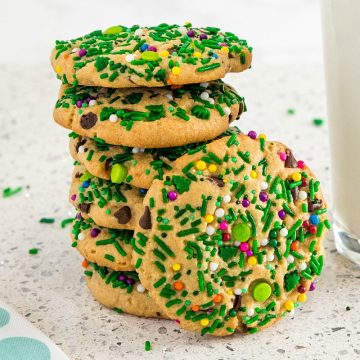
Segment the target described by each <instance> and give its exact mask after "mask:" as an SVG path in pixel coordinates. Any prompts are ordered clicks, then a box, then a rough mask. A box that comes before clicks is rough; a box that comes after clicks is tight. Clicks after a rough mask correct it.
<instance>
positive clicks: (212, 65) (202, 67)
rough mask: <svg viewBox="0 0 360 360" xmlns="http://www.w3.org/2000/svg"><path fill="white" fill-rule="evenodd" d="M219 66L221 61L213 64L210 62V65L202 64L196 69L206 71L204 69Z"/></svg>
mask: <svg viewBox="0 0 360 360" xmlns="http://www.w3.org/2000/svg"><path fill="white" fill-rule="evenodd" d="M218 67H220V63H213V64H210V65H205V66H200V67H199V68H197V70H196V71H198V72H204V71H208V70H213V69H216V68H218Z"/></svg>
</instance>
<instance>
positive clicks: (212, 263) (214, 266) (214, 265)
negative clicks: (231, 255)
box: [209, 262, 219, 272]
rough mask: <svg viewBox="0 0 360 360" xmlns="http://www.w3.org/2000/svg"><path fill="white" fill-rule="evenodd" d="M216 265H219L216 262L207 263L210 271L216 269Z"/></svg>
mask: <svg viewBox="0 0 360 360" xmlns="http://www.w3.org/2000/svg"><path fill="white" fill-rule="evenodd" d="M218 267H219V264H218V263H216V262H210V264H209V269H210V271H212V272H214V271H216V270H217V269H218Z"/></svg>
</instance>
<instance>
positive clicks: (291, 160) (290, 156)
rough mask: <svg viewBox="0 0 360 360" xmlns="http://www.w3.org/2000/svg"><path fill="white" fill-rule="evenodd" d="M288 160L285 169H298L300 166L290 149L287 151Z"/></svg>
mask: <svg viewBox="0 0 360 360" xmlns="http://www.w3.org/2000/svg"><path fill="white" fill-rule="evenodd" d="M285 154H286V160H285V167H286V168H296V167H297V166H298V162H297V160H296V159H295V158H294V155H293V154H292V152H291V150H290V149H286V150H285Z"/></svg>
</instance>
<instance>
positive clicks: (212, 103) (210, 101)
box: [208, 97, 215, 105]
mask: <svg viewBox="0 0 360 360" xmlns="http://www.w3.org/2000/svg"><path fill="white" fill-rule="evenodd" d="M208 102H209V103H210V104H211V105H214V104H215V100H214V99H213V98H211V97H209V99H208Z"/></svg>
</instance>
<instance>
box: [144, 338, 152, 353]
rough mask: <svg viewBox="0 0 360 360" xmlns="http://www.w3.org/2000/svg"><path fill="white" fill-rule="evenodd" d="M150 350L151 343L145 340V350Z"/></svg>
mask: <svg viewBox="0 0 360 360" xmlns="http://www.w3.org/2000/svg"><path fill="white" fill-rule="evenodd" d="M150 350H151V343H150V341H149V340H147V341H145V351H150Z"/></svg>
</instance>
